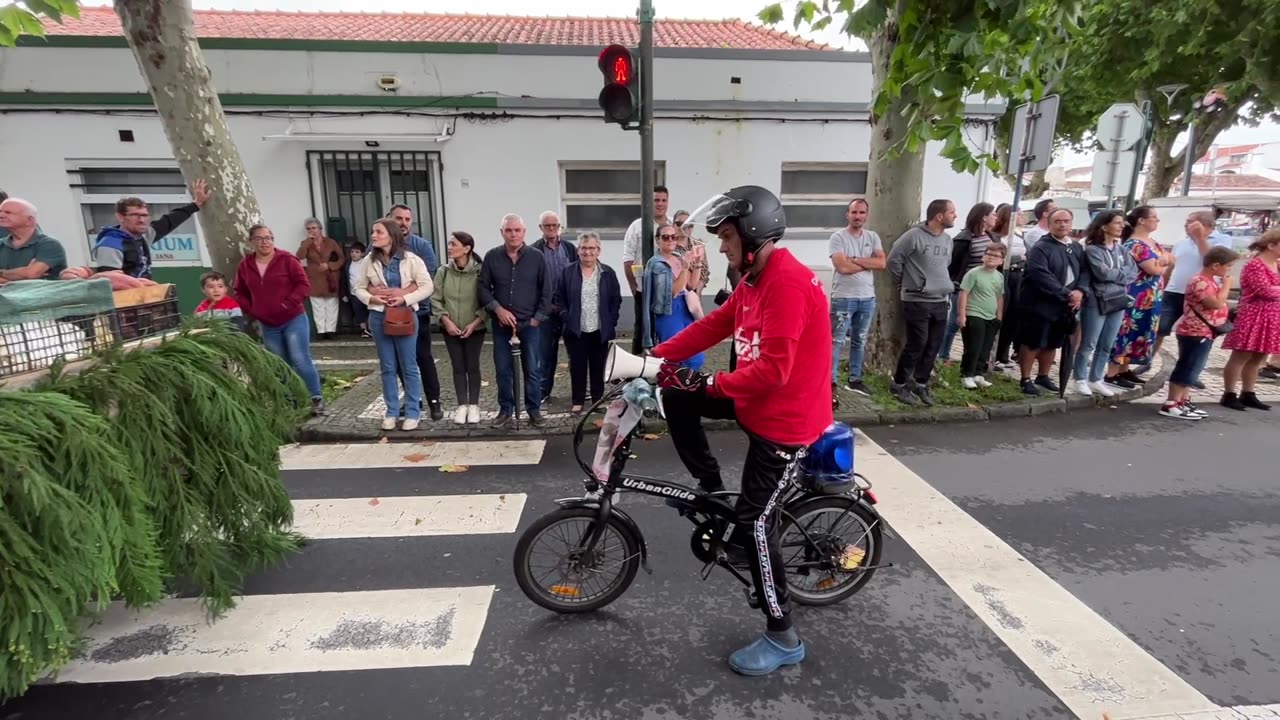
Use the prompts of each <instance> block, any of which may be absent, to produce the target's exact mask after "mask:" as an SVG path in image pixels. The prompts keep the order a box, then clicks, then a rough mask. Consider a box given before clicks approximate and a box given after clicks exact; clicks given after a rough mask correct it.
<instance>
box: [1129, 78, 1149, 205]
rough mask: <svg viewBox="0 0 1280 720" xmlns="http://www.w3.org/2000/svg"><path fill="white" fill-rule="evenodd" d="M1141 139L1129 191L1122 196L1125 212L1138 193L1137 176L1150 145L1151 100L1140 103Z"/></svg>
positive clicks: (1139, 173)
mask: <svg viewBox="0 0 1280 720" xmlns="http://www.w3.org/2000/svg"><path fill="white" fill-rule="evenodd" d="M1141 113H1142V117H1141V118H1140V119H1141V121H1142V139H1141V140H1139V141H1138V147H1137V151H1138V152H1137V155H1138V157H1137V159H1136V160H1135V161H1134V165H1133V175H1132V176H1131V177H1130V178H1129V192H1128V193H1127V194H1126V195H1125V196H1124V211H1125V213H1126V214H1127V213H1128V212H1129V211H1130V210H1132V209H1133V205H1134V201H1135V200H1136V196H1137V194H1138V176H1139V175H1141V174H1142V168H1144V167H1146V166H1147V150H1148V149H1149V148H1150V147H1151V101H1150V100H1143V101H1142V105H1141Z"/></svg>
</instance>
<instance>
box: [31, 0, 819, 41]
mask: <svg viewBox="0 0 1280 720" xmlns="http://www.w3.org/2000/svg"><path fill="white" fill-rule="evenodd" d="M80 13H81V17H80V19H79V20H73V19H67V21H66V24H64V25H59V24H57V23H55V22H53V21H48V20H47V21H46V22H45V29H46V30H47V32H48V33H49V34H50V35H63V36H81V37H83V36H119V35H122V34H123V31H122V30H121V27H120V20H119V18H117V17H116V14H115V12H114V11H113V10H112V9H111V8H106V7H85V8H81V10H80ZM195 16H196V34H197V35H198V36H199V37H202V38H252V39H271V40H284V39H294V40H363V41H384V42H450V43H497V44H505V45H588V46H592V45H607V44H609V43H612V42H620V43H622V44H624V45H628V46H631V47H634V46H636V45H637V44H639V41H640V29H639V27H638V26H637V24H636V21H635V20H634V19H632V18H577V17H515V16H509V15H438V14H425V13H353V12H282V11H234V10H197V11H196V12H195ZM654 46H655V47H668V48H672V47H674V48H736V49H747V50H836V49H837V48H834V47H831V46H828V45H824V44H822V43H816V42H811V41H809V40H805V39H804V38H802V37H799V36H798V35H793V34H791V33H787V32H782V31H779V30H773V29H770V28H767V27H764V26H762V25H756V24H753V23H748V22H744V21H742V20H666V19H662V18H659V19H658V21H657V22H656V23H655V24H654Z"/></svg>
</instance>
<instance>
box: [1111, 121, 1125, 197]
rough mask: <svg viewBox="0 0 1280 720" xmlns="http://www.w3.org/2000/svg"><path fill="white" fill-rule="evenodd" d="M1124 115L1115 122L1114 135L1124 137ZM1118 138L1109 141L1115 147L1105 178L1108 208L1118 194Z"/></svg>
mask: <svg viewBox="0 0 1280 720" xmlns="http://www.w3.org/2000/svg"><path fill="white" fill-rule="evenodd" d="M1125 115H1126V113H1121V114H1120V122H1119V123H1118V124H1117V125H1118V126H1117V127H1116V135H1119V136H1121V137H1124V121H1125V120H1126V119H1127V118H1126V117H1125ZM1118 140H1119V138H1112V139H1111V142H1112V143H1113V144H1115V147H1116V149H1115V150H1113V151H1111V161H1110V162H1109V163H1107V164H1108V165H1110V166H1111V172H1110V173H1109V178H1108V179H1107V207H1108V208H1110V207H1113V206H1114V204H1115V201H1116V196H1117V195H1119V194H1120V193H1119V192H1118V190H1119V188H1118V187H1117V183H1116V180H1117V178H1116V175H1117V174H1118V173H1119V171H1120V160H1119V158H1120V152H1121V151H1120V145H1119V144H1118V142H1117V141H1118Z"/></svg>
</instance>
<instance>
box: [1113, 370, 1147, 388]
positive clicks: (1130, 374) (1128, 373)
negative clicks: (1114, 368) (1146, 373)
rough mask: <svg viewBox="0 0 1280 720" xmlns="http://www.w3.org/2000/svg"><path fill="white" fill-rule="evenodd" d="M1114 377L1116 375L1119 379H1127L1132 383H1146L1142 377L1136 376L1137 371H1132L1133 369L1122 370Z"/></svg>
mask: <svg viewBox="0 0 1280 720" xmlns="http://www.w3.org/2000/svg"><path fill="white" fill-rule="evenodd" d="M1116 377H1117V378H1119V379H1120V380H1128V381H1129V382H1131V383H1133V384H1134V385H1146V384H1147V381H1146V380H1143V379H1142V378H1140V377H1138V374H1137V373H1135V372H1134V371H1132V370H1125V371H1124V372H1122V373H1120V374H1119V375H1116Z"/></svg>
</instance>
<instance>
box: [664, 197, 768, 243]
mask: <svg viewBox="0 0 1280 720" xmlns="http://www.w3.org/2000/svg"><path fill="white" fill-rule="evenodd" d="M750 212H751V203H750V202H747V201H746V200H735V199H734V198H731V197H729V196H727V195H723V194H717V195H712V196H711V197H710V198H708V199H707V201H706V202H704V203H702V204H701V205H699V206H698V208H697V209H696V210H694V211H693V212H692V213H690V214H689V217H687V218H685V220H684V222H682V223H680V230H681V232H683V233H684V234H685V236H687V237H695V236H696V235H698V234H701V233H702V232H703V231H704V230H705V231H706V233H707V234H708V235H710V236H712V237H714V236H715V234H716V228H718V227H720V226H721V225H723V224H724V223H725V221H726V220H732V219H733V218H739V217H743V216H745V215H747V214H749V213H750Z"/></svg>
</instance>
